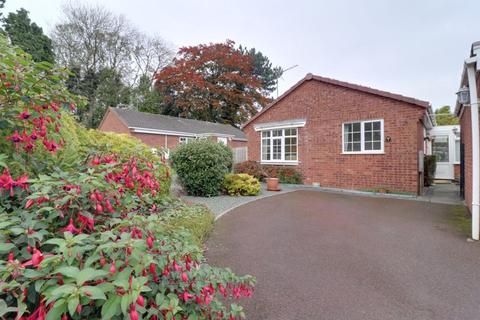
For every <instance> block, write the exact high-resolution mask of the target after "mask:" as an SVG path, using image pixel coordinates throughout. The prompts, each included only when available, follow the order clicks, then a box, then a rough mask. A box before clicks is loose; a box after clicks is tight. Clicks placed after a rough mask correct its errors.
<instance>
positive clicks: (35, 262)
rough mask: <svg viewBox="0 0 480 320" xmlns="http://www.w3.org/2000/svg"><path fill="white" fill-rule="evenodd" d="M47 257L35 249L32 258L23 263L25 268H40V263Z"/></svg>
mask: <svg viewBox="0 0 480 320" xmlns="http://www.w3.org/2000/svg"><path fill="white" fill-rule="evenodd" d="M44 258H45V257H44V256H43V254H42V252H41V251H40V250H38V249H37V248H33V254H32V258H31V259H30V260H28V261H26V262H24V263H22V266H23V267H28V266H34V267H37V268H39V265H40V263H41V262H42V261H43V259H44Z"/></svg>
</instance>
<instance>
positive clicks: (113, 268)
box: [109, 261, 117, 274]
mask: <svg viewBox="0 0 480 320" xmlns="http://www.w3.org/2000/svg"><path fill="white" fill-rule="evenodd" d="M109 271H110V273H112V274H113V273H115V272H117V268H116V267H115V261H112V264H111V265H110V269H109Z"/></svg>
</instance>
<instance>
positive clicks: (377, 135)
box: [373, 131, 382, 141]
mask: <svg viewBox="0 0 480 320" xmlns="http://www.w3.org/2000/svg"><path fill="white" fill-rule="evenodd" d="M373 140H374V141H381V140H382V138H381V132H380V131H375V132H374V133H373Z"/></svg>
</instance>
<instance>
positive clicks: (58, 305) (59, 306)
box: [47, 299, 67, 320]
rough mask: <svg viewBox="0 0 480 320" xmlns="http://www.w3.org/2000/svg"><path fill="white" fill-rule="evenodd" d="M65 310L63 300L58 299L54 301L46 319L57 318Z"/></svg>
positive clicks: (52, 319)
mask: <svg viewBox="0 0 480 320" xmlns="http://www.w3.org/2000/svg"><path fill="white" fill-rule="evenodd" d="M66 311H67V310H66V305H65V300H64V299H60V300H58V301H56V302H55V305H54V306H53V308H52V309H50V311H49V312H48V313H47V320H58V319H60V318H61V317H62V314H64V313H65V312H66Z"/></svg>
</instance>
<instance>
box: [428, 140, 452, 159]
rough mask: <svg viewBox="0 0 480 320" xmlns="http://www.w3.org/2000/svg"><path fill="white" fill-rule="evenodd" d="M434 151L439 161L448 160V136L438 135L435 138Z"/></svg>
mask: <svg viewBox="0 0 480 320" xmlns="http://www.w3.org/2000/svg"><path fill="white" fill-rule="evenodd" d="M432 152H433V154H434V155H436V156H437V162H448V161H449V155H448V136H437V137H435V138H434V140H433V144H432Z"/></svg>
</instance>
